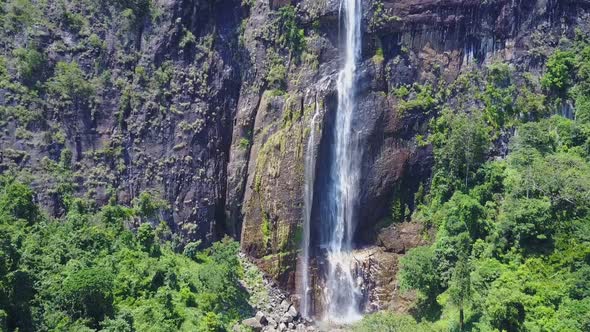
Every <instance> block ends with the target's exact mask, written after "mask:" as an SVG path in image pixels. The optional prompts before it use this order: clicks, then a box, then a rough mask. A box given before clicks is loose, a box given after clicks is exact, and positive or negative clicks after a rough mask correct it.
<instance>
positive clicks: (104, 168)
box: [0, 0, 590, 310]
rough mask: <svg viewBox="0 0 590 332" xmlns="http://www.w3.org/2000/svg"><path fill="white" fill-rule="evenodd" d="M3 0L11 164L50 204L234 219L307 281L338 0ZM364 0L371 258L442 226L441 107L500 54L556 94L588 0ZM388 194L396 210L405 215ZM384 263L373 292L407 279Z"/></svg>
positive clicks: (523, 80)
mask: <svg viewBox="0 0 590 332" xmlns="http://www.w3.org/2000/svg"><path fill="white" fill-rule="evenodd" d="M0 6H1V7H0V8H1V9H0V16H1V17H0V20H1V24H2V26H3V30H2V31H1V32H0V36H1V46H0V47H1V48H2V51H3V52H2V53H3V56H1V57H0V129H1V135H0V151H1V152H0V170H1V172H2V173H13V174H15V175H17V176H18V177H21V178H23V179H29V182H31V184H32V187H33V188H34V190H35V192H36V200H37V201H38V202H39V203H40V204H41V205H42V206H44V207H45V209H46V211H47V213H49V214H51V215H55V216H61V215H63V214H64V212H65V210H66V208H67V206H68V205H69V204H75V202H76V198H77V197H84V198H86V199H88V200H89V201H90V202H91V206H89V207H88V208H89V209H92V208H94V207H98V206H102V205H105V204H108V203H109V202H117V203H120V204H124V205H142V204H143V205H146V208H151V209H157V210H158V211H159V218H147V220H148V221H150V222H152V223H158V222H159V219H161V220H164V221H165V222H166V223H167V224H168V226H169V227H170V228H171V229H172V230H173V231H174V233H175V234H177V235H178V236H179V237H178V238H179V242H183V243H186V242H189V241H197V240H201V241H203V243H204V244H206V243H211V242H212V241H215V240H218V239H220V238H222V237H223V236H224V235H226V234H227V235H230V236H232V237H234V238H236V239H239V240H240V243H241V248H242V251H243V252H244V253H246V254H247V255H249V256H250V257H252V258H253V259H254V260H255V261H256V263H257V265H259V266H260V267H261V268H262V269H263V270H264V271H265V272H267V273H268V274H269V275H271V276H272V277H274V278H275V279H276V280H277V281H278V283H279V284H280V285H281V286H282V287H283V288H284V289H287V290H290V291H293V292H294V290H295V289H296V288H297V285H296V280H297V278H296V270H297V268H296V267H297V264H298V262H297V255H298V250H299V242H300V240H301V232H302V229H301V227H302V226H301V223H302V214H303V186H304V172H305V168H304V166H305V161H304V157H305V152H306V150H307V148H308V147H307V142H308V137H309V135H310V134H311V132H312V131H313V132H315V133H316V134H317V137H319V139H318V144H317V146H314V147H313V151H314V152H315V153H314V154H315V160H316V165H317V168H316V170H315V171H316V177H315V178H316V181H315V184H314V188H315V192H316V193H318V194H316V195H315V196H314V206H315V208H314V210H313V211H312V243H313V244H315V250H316V251H318V252H319V251H320V250H321V248H319V244H320V242H321V239H319V238H317V234H319V231H318V229H319V227H321V226H320V225H321V223H322V211H321V206H322V205H323V204H325V197H324V196H323V195H322V194H321V193H322V192H325V190H324V189H325V188H324V187H325V186H326V183H327V180H328V179H327V177H328V169H327V167H328V166H327V165H328V164H329V160H328V158H329V157H327V156H328V155H329V153H328V152H329V150H330V148H331V144H332V142H331V136H330V134H329V133H330V132H331V126H333V122H334V121H333V119H334V117H335V112H336V107H335V105H336V103H337V100H336V99H337V95H336V86H335V84H336V79H337V74H338V71H339V68H340V60H341V57H340V54H341V53H340V52H339V49H340V47H341V39H340V38H339V30H340V28H341V23H340V21H339V12H340V4H339V1H336V0H319V1H318V0H292V1H288V0H243V1H242V2H239V1H235V0H153V1H150V0H129V1H123V0H108V1H98V2H97V1H92V0H75V1H74V0H67V1H41V0H36V1H34V0H19V1H0ZM362 6H363V18H362V34H363V50H362V61H361V63H359V68H358V75H359V87H358V91H359V97H358V100H359V104H358V109H357V110H358V117H359V120H358V121H357V122H355V123H354V125H353V126H354V130H355V131H356V132H358V133H359V135H361V137H362V141H363V142H365V143H366V145H365V146H364V149H363V157H362V170H361V174H362V184H363V185H362V188H361V195H360V202H359V206H360V207H361V208H360V211H359V221H358V227H357V230H356V237H357V243H358V244H359V247H361V246H374V245H378V246H380V248H375V249H374V250H377V251H378V254H374V253H372V254H367V257H369V256H370V257H373V258H372V260H371V259H369V258H367V262H369V261H373V262H374V264H377V265H383V266H381V267H379V268H373V271H390V270H392V269H393V270H395V269H396V262H397V258H398V255H401V254H403V253H405V251H406V250H407V249H409V248H411V247H414V246H417V245H419V244H422V243H424V239H423V237H422V236H420V234H424V233H428V232H429V231H428V230H424V227H423V226H416V225H417V224H416V223H410V221H411V219H412V217H411V215H412V212H413V211H414V210H415V208H416V206H417V204H418V203H419V201H417V200H419V197H420V195H421V193H423V192H424V191H425V190H426V191H427V190H428V188H429V187H430V185H431V171H432V167H433V163H434V160H433V150H432V145H431V144H430V142H429V141H428V139H427V138H428V137H429V135H430V133H431V126H430V125H431V123H432V122H431V121H432V120H433V119H436V118H437V116H438V115H439V114H440V113H441V112H442V111H443V110H445V109H455V110H461V111H464V112H466V113H469V112H470V110H471V109H474V108H481V107H486V103H487V101H486V99H485V97H482V94H483V92H484V91H486V84H488V82H489V79H490V77H492V76H493V75H494V69H493V67H490V66H493V65H494V64H497V63H503V64H505V65H507V66H509V67H510V68H511V69H512V71H513V72H515V73H516V74H517V75H516V77H517V78H516V80H517V82H518V85H519V86H528V88H527V89H528V90H526V91H525V90H524V89H519V90H518V91H514V93H513V94H512V95H510V96H509V98H511V101H514V100H517V99H518V98H530V99H535V98H540V97H539V96H538V95H536V94H535V93H538V92H539V91H540V89H541V87H540V86H539V84H528V83H527V82H528V81H527V80H528V79H529V76H530V77H533V78H538V77H539V76H540V75H541V74H542V71H543V70H544V64H545V62H546V59H547V58H548V56H549V55H550V54H551V53H552V52H553V50H554V49H555V48H556V47H558V46H559V45H563V43H567V42H568V40H571V39H573V38H574V37H575V35H576V33H577V32H580V31H581V32H583V33H585V34H588V33H590V24H589V22H590V16H589V14H588V13H589V9H590V1H586V0H563V1H557V0H520V1H507V0H382V1H379V0H364V1H362ZM490 68H492V69H490ZM525 74H526V75H525ZM527 75H528V76H527ZM533 81H534V80H533ZM527 84H528V85H527ZM560 112H562V113H563V114H564V115H568V114H569V115H571V105H570V104H568V103H567V102H565V101H564V102H563V104H562V105H561V107H560ZM316 114H317V116H318V117H317V121H316V126H315V127H313V128H312V127H311V126H310V123H311V119H312V118H313V117H314V115H316ZM497 121H499V120H497ZM499 127H501V126H499ZM512 135H513V131H511V130H510V129H506V130H502V131H500V132H499V134H498V135H497V136H496V137H494V140H493V143H494V144H493V149H492V151H491V152H490V153H489V154H488V155H487V158H488V159H493V158H497V157H503V156H505V154H506V152H507V144H506V142H507V140H508V139H509V138H510V137H511V136H512ZM392 206H393V207H394V208H393V210H396V211H398V212H397V214H395V213H394V214H395V216H394V217H393V218H394V219H397V220H390V219H392V217H391V215H392ZM391 221H395V222H396V224H395V225H392V226H391ZM404 221H406V222H408V223H407V224H404V223H402V224H399V222H404ZM400 225H401V226H400ZM313 234H316V235H313ZM404 239H410V240H407V241H406V242H404ZM374 255H377V256H374ZM374 257H384V258H378V259H376V258H374ZM320 263H321V262H316V268H319V267H318V266H319V265H320ZM367 264H368V263H367ZM366 269H368V270H367V271H369V270H371V268H370V267H366ZM375 273H377V274H379V273H380V275H382V277H380V278H381V279H379V278H377V277H375ZM384 273H385V272H383V273H382V272H373V274H371V273H370V272H366V273H365V275H367V276H368V277H367V278H368V280H367V282H366V285H367V287H371V288H372V289H374V291H373V293H370V294H368V295H367V296H370V297H371V298H374V299H373V300H372V302H374V303H375V305H376V306H377V307H379V306H381V305H385V304H384V303H389V302H390V301H392V300H391V298H392V295H391V294H392V292H393V290H394V289H395V287H394V280H393V279H392V278H391V276H390V275H389V274H387V273H385V274H384ZM375 278H377V279H378V280H374V279H375ZM371 284H372V286H369V285H371ZM376 284H378V285H380V287H376ZM388 287H389V288H388ZM384 289H385V290H387V289H389V291H388V293H387V294H386V295H382V296H381V298H379V299H377V298H376V297H379V296H378V294H376V293H375V292H383V291H384ZM392 289H393V290H392ZM384 298H386V299H384ZM402 302H403V299H398V300H397V302H396V303H394V306H397V307H403V303H402ZM402 309H403V308H401V309H400V310H402Z"/></svg>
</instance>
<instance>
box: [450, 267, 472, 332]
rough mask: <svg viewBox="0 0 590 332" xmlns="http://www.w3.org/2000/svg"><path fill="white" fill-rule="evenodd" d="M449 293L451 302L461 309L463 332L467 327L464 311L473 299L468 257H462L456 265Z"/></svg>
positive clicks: (461, 328) (460, 319) (460, 322)
mask: <svg viewBox="0 0 590 332" xmlns="http://www.w3.org/2000/svg"><path fill="white" fill-rule="evenodd" d="M449 293H450V299H451V302H453V304H455V305H456V306H457V307H459V328H460V330H461V331H463V330H464V326H465V317H464V313H463V309H464V307H465V305H466V304H467V303H468V302H469V301H470V299H471V263H470V262H469V259H468V258H467V256H466V255H461V256H460V258H459V261H458V262H457V265H455V270H454V272H453V277H452V279H451V282H450V284H449Z"/></svg>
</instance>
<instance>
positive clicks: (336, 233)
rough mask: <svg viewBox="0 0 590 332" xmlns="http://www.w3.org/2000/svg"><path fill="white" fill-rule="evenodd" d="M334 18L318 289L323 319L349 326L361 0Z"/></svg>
mask: <svg viewBox="0 0 590 332" xmlns="http://www.w3.org/2000/svg"><path fill="white" fill-rule="evenodd" d="M340 17H341V20H342V23H343V26H344V30H345V35H344V58H343V60H344V61H343V64H342V69H341V71H340V73H339V75H338V81H337V89H338V108H337V113H336V120H335V125H334V141H333V142H334V143H333V145H332V150H331V152H332V159H331V165H330V169H329V173H330V175H329V186H328V188H327V192H326V198H325V199H326V200H327V201H326V203H327V204H326V205H327V209H328V210H329V212H328V213H327V215H326V216H325V218H326V220H322V223H323V224H325V225H327V226H328V227H327V228H328V230H326V229H325V227H324V228H322V229H323V232H325V233H323V234H322V235H324V236H323V238H324V239H325V240H327V243H324V245H323V246H322V247H327V261H328V271H327V272H328V273H327V278H326V288H325V289H324V292H325V293H324V295H325V303H326V309H325V312H324V317H323V318H324V319H325V320H327V321H329V322H335V323H351V322H354V321H357V320H359V319H360V318H361V314H360V302H361V301H360V299H361V297H362V294H361V292H360V288H359V285H358V283H357V281H356V278H355V274H354V267H355V259H354V257H353V256H352V253H351V251H352V249H353V243H352V241H353V234H354V229H355V212H356V209H357V199H358V184H359V177H360V158H361V148H360V145H359V137H358V134H357V133H356V132H355V131H354V130H353V126H352V121H353V116H354V113H355V109H356V91H355V85H356V65H357V61H358V59H359V57H360V53H361V28H360V25H361V0H341V2H340ZM319 111H320V110H319V105H318V104H317V100H316V109H315V114H314V116H313V118H312V121H311V134H310V136H309V138H308V145H307V151H306V156H305V188H304V190H305V191H304V203H305V207H304V213H305V215H304V222H303V241H302V258H301V289H300V296H301V302H300V311H301V314H302V315H303V316H304V317H305V318H309V317H310V316H311V314H312V313H311V312H310V311H311V310H310V304H311V303H312V300H313V299H312V298H311V295H312V294H311V293H312V292H311V285H310V280H309V261H310V245H311V243H310V229H311V227H310V222H311V214H312V205H313V200H314V193H313V191H314V181H315V168H316V165H315V163H316V161H315V151H314V148H315V145H316V130H315V129H316V128H315V126H316V121H317V117H318V114H319Z"/></svg>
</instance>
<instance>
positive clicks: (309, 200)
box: [299, 96, 320, 318]
mask: <svg viewBox="0 0 590 332" xmlns="http://www.w3.org/2000/svg"><path fill="white" fill-rule="evenodd" d="M319 114H320V106H319V102H318V99H317V96H316V102H315V112H314V114H313V117H312V118H311V124H310V127H311V131H310V134H309V138H308V140H307V150H306V151H305V186H304V197H303V202H304V216H303V241H302V242H303V243H302V251H303V257H302V259H301V271H302V272H301V290H300V292H301V294H300V296H301V307H300V310H299V311H300V312H301V315H302V316H303V317H304V318H309V317H310V312H309V311H310V310H309V303H310V302H311V298H310V296H311V294H310V291H311V287H310V285H309V249H310V248H309V246H310V223H311V209H312V207H313V190H314V181H315V145H316V121H317V118H318V116H319Z"/></svg>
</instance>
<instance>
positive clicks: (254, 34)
mask: <svg viewBox="0 0 590 332" xmlns="http://www.w3.org/2000/svg"><path fill="white" fill-rule="evenodd" d="M292 4H293V5H295V8H296V13H297V18H298V19H297V23H298V27H299V28H300V29H302V30H303V31H304V32H303V33H304V35H305V41H306V48H305V52H304V53H303V56H302V57H301V60H300V61H297V60H294V59H293V57H292V54H291V53H290V52H287V51H283V52H282V53H281V52H280V51H279V56H280V57H281V59H282V62H283V63H286V64H287V65H286V68H285V70H286V80H285V84H284V86H283V87H282V88H281V91H280V92H279V93H276V89H274V88H273V87H272V86H269V85H268V84H266V85H265V83H262V84H261V86H258V87H257V88H256V90H255V91H251V90H248V91H246V92H245V93H244V90H242V94H241V95H240V102H239V104H238V110H237V119H238V125H237V126H235V127H234V138H233V143H232V148H231V152H230V156H231V157H230V162H229V165H228V175H229V178H228V179H229V180H228V181H229V182H228V196H227V208H226V216H227V221H228V222H229V223H230V224H232V225H235V226H233V227H235V229H236V232H239V230H240V229H242V233H241V241H242V248H243V250H244V251H246V252H247V253H248V254H249V255H251V256H253V257H255V258H258V262H259V265H261V266H262V267H263V268H264V269H265V270H266V271H267V272H269V273H271V274H272V275H273V276H275V278H277V279H278V280H279V281H280V282H281V284H282V285H283V286H284V287H287V288H288V289H294V288H295V287H296V285H295V281H296V278H295V274H294V271H295V268H296V266H297V249H298V247H297V245H298V243H297V242H298V241H297V238H298V234H299V233H300V227H301V226H300V225H301V220H302V207H303V206H302V205H303V204H302V187H303V153H304V151H306V146H305V144H306V139H305V138H306V137H307V135H308V134H309V131H310V130H318V131H320V133H321V137H322V139H321V143H320V145H319V146H318V147H315V149H316V153H317V156H316V160H317V165H318V166H317V170H316V183H315V188H316V189H315V192H316V196H315V197H316V198H315V202H314V212H313V216H312V228H313V230H312V242H313V243H315V246H316V247H315V248H316V251H319V250H320V249H319V247H318V245H319V244H320V242H321V239H319V238H317V234H319V231H318V230H319V227H320V225H321V223H322V211H321V207H322V206H323V205H324V204H325V202H324V199H325V197H323V196H322V193H323V192H325V190H323V189H324V186H325V185H326V181H327V176H328V175H327V174H328V172H327V166H328V165H329V160H328V158H329V157H328V156H329V155H330V154H329V153H328V152H329V149H330V146H331V142H330V139H331V130H332V129H331V125H332V123H333V121H332V119H333V117H334V112H335V100H334V99H335V80H336V76H337V72H338V69H339V61H338V60H339V58H338V56H339V51H338V49H339V46H340V43H339V39H338V35H337V33H336V32H337V31H338V27H339V25H338V24H339V23H338V9H339V7H338V5H339V3H338V2H337V1H325V2H319V3H318V2H316V1H298V2H293V3H292ZM281 5H283V3H278V2H271V3H270V4H267V3H265V2H257V3H256V4H254V5H253V7H252V9H251V15H250V16H249V17H248V18H247V22H248V23H247V25H246V29H245V38H246V39H245V47H246V49H247V51H248V53H249V54H250V56H251V58H256V59H261V58H262V59H267V60H268V59H269V58H271V57H272V56H273V54H274V52H275V51H276V48H277V45H276V43H274V41H273V40H274V39H273V38H272V37H271V38H265V37H264V36H265V29H267V28H266V26H265V24H268V23H269V22H273V21H274V20H276V17H277V15H278V14H277V9H276V8H277V7H280V6H281ZM363 6H364V11H363V13H364V16H363V41H364V47H363V61H362V63H361V64H360V70H359V75H360V80H359V82H360V83H359V84H360V85H361V86H360V88H359V91H360V98H359V99H360V102H359V108H358V112H359V120H358V121H357V123H355V124H354V126H355V130H356V131H358V132H359V133H360V134H361V135H362V137H363V140H364V142H366V145H365V151H364V156H363V158H362V160H363V171H362V173H363V181H362V183H363V186H362V194H361V202H360V206H361V207H362V208H361V211H360V218H359V226H358V231H357V236H358V243H359V244H363V243H364V244H372V243H376V239H377V238H382V236H379V235H378V234H379V229H380V227H382V226H383V225H384V223H383V220H384V219H387V218H389V216H390V213H391V212H390V209H391V206H392V204H393V205H394V206H396V205H397V206H399V207H400V210H401V216H399V218H400V220H405V219H408V218H409V217H410V214H411V212H412V210H413V209H414V208H415V204H416V202H415V199H414V198H415V193H416V192H417V191H419V189H420V188H421V187H428V185H429V176H430V169H431V166H432V151H431V149H430V147H429V146H428V145H425V144H423V138H424V137H425V136H427V135H428V123H429V121H430V120H431V119H432V118H433V117H435V116H436V114H437V112H438V111H439V110H441V109H444V108H445V107H460V108H463V109H465V110H468V109H469V108H471V107H479V106H481V104H479V103H480V102H479V101H478V98H476V97H475V95H474V92H473V91H472V90H470V92H468V91H467V90H466V89H460V88H458V86H460V85H461V84H463V83H464V82H463V80H464V75H463V74H466V73H479V74H476V75H486V73H485V68H486V65H487V64H490V63H493V62H505V63H508V64H510V65H511V66H513V68H514V69H515V71H516V72H523V73H524V72H533V73H534V72H536V73H538V72H539V70H540V68H541V65H542V64H543V62H544V60H545V58H546V56H547V55H548V54H550V52H551V51H552V49H553V48H554V47H555V46H557V44H558V43H559V39H560V38H561V37H562V36H568V37H572V36H573V34H574V28H575V27H578V28H587V25H586V24H584V23H583V22H584V20H585V18H587V14H586V10H587V7H588V3H587V2H583V1H571V2H551V1H548V2H547V1H521V2H518V3H515V2H512V1H436V0H433V1H417V0H407V1H364V2H363ZM271 35H272V34H271ZM279 49H280V47H279ZM253 62H254V63H256V64H257V66H256V67H255V69H256V73H254V74H253V75H254V76H253V78H252V80H253V82H267V83H268V76H269V72H271V71H272V69H273V68H272V67H273V64H272V63H269V61H267V62H264V61H262V62H261V61H253ZM462 77H463V78H462ZM467 84H471V83H469V82H468V83H467ZM473 84H474V85H477V83H473ZM255 86H256V85H255ZM403 86H405V87H409V88H408V89H407V91H406V90H403V89H402V88H401V87H403ZM269 90H270V91H269ZM317 108H319V112H320V114H321V121H320V122H321V124H320V126H319V128H313V129H311V128H309V123H310V118H311V114H314V111H315V110H316V109H317ZM506 135H509V133H506ZM241 137H247V139H248V140H249V141H250V140H251V145H249V146H248V148H246V149H245V148H244V147H243V146H241V145H240V144H238V143H237V142H238V141H237V140H238V139H239V138H241ZM504 142H505V137H500V138H499V139H498V141H497V142H496V149H495V152H494V154H496V155H497V156H501V155H502V154H503V153H505V144H504ZM240 223H241V224H242V227H240ZM419 234H420V233H416V232H414V233H412V234H410V236H413V237H415V236H419ZM406 235H407V234H406ZM314 236H315V238H314ZM406 249H407V248H406ZM385 250H391V248H389V249H387V247H386V248H385ZM404 250H405V249H404ZM404 250H401V251H400V253H403V251H404ZM320 265H321V264H320ZM385 302H386V303H387V302H388V301H385ZM319 305H320V306H321V304H319ZM393 306H394V307H395V305H393Z"/></svg>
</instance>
